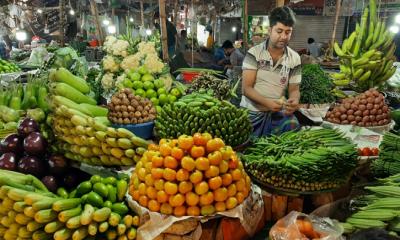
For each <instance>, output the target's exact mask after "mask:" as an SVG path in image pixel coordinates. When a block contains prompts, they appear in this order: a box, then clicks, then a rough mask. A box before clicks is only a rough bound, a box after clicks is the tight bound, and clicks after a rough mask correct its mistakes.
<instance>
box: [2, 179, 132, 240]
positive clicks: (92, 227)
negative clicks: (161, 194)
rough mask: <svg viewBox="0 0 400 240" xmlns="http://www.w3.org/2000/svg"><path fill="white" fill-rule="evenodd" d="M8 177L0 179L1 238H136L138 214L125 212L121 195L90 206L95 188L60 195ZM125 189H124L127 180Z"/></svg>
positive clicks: (8, 239)
mask: <svg viewBox="0 0 400 240" xmlns="http://www.w3.org/2000/svg"><path fill="white" fill-rule="evenodd" d="M92 178H93V177H92ZM106 179H107V178H105V179H102V178H100V177H99V176H97V177H94V178H93V179H91V181H101V182H104V181H105V180H106ZM7 181H8V182H7V183H6V182H1V185H2V186H1V187H0V236H1V239H5V240H15V239H33V240H47V239H49V240H50V239H55V240H66V239H73V240H81V239H99V237H102V239H103V238H105V239H135V238H136V228H137V227H138V225H139V218H138V216H132V215H130V214H128V211H129V209H128V208H127V207H126V205H125V204H124V203H123V202H118V201H119V200H120V199H121V198H120V197H121V196H116V199H115V201H116V202H115V203H111V202H110V204H112V205H111V206H107V205H106V203H104V204H102V206H99V205H96V206H93V205H92V204H93V202H96V201H98V199H97V200H96V199H95V198H92V197H91V196H88V195H89V194H91V193H92V192H94V190H93V191H91V192H90V193H88V194H86V196H87V198H84V196H85V195H83V196H82V197H78V195H77V196H75V197H74V198H72V197H71V198H62V197H59V196H56V195H54V194H52V193H50V192H44V191H38V189H35V190H34V191H31V190H29V189H27V188H26V187H25V186H24V185H20V184H19V183H16V182H14V181H13V180H7ZM119 181H125V180H119ZM101 182H96V183H95V184H97V183H101ZM125 183H126V182H125ZM116 184H118V182H117V183H116ZM108 185H111V184H108ZM87 189H89V188H87ZM93 189H96V187H93ZM124 189H125V192H126V190H127V183H126V187H125V188H124ZM77 190H79V189H77ZM81 191H82V189H81ZM76 192H77V191H75V193H76ZM125 192H124V194H125ZM72 193H73V192H71V194H72ZM117 195H118V194H117ZM124 196H125V195H123V196H122V197H124ZM90 198H92V199H90Z"/></svg>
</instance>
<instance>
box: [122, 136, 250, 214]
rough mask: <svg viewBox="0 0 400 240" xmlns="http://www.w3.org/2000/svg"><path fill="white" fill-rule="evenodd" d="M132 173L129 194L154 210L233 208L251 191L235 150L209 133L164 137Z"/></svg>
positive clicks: (192, 211)
mask: <svg viewBox="0 0 400 240" xmlns="http://www.w3.org/2000/svg"><path fill="white" fill-rule="evenodd" d="M159 144H160V145H159V146H157V145H150V146H149V150H148V151H146V152H145V153H144V154H143V157H142V158H141V160H140V162H138V163H137V164H136V169H135V170H134V171H133V172H132V176H131V184H130V189H129V193H130V195H131V196H132V198H133V200H135V201H137V202H138V203H139V204H140V205H141V206H143V207H146V208H148V209H149V210H150V211H152V212H160V213H162V214H167V215H172V214H173V215H175V216H179V217H180V216H199V215H203V216H205V215H212V214H214V213H215V212H223V211H225V210H229V209H233V208H235V207H236V206H237V205H239V204H241V203H242V202H243V201H244V200H245V199H246V197H247V196H248V195H249V193H250V184H251V182H250V178H249V177H248V176H247V174H246V172H245V171H244V169H243V165H242V163H241V162H240V160H239V158H238V156H237V155H236V153H235V152H234V151H233V150H232V148H231V147H230V146H226V145H225V143H224V142H223V141H222V139H220V138H212V136H211V135H210V134H208V133H203V134H200V133H195V134H194V135H193V137H192V136H187V135H182V136H180V137H179V138H178V139H173V140H167V139H161V141H160V142H159Z"/></svg>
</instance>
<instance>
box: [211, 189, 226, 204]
mask: <svg viewBox="0 0 400 240" xmlns="http://www.w3.org/2000/svg"><path fill="white" fill-rule="evenodd" d="M227 198H228V190H227V189H226V188H224V187H222V188H218V189H217V190H215V191H214V200H215V201H218V202H222V201H225V200H226V199H227Z"/></svg>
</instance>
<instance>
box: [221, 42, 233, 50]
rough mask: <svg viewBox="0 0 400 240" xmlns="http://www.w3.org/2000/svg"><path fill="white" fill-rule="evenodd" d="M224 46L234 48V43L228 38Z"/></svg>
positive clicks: (224, 47)
mask: <svg viewBox="0 0 400 240" xmlns="http://www.w3.org/2000/svg"><path fill="white" fill-rule="evenodd" d="M222 48H223V49H229V48H233V43H232V42H231V41H229V40H226V41H225V42H224V43H223V44H222Z"/></svg>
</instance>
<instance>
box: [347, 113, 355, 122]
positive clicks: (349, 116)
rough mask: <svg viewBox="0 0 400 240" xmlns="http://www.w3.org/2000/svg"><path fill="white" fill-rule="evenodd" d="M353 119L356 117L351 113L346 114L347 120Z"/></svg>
mask: <svg viewBox="0 0 400 240" xmlns="http://www.w3.org/2000/svg"><path fill="white" fill-rule="evenodd" d="M354 119H356V117H354V116H353V115H348V116H347V120H349V121H350V122H352V121H354Z"/></svg>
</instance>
